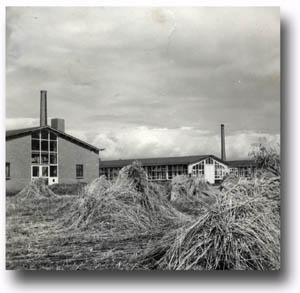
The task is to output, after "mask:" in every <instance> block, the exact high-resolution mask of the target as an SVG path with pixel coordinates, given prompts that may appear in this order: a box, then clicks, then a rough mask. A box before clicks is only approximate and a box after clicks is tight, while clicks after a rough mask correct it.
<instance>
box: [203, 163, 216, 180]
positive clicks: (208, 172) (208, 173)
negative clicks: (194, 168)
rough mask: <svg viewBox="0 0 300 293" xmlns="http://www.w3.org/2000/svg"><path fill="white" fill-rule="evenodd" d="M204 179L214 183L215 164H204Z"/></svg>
mask: <svg viewBox="0 0 300 293" xmlns="http://www.w3.org/2000/svg"><path fill="white" fill-rule="evenodd" d="M204 176H205V181H207V182H209V183H211V184H214V183H215V166H214V165H213V164H205V165H204Z"/></svg>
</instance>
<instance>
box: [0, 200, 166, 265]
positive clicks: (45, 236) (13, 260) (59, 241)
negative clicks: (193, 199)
mask: <svg viewBox="0 0 300 293" xmlns="http://www.w3.org/2000/svg"><path fill="white" fill-rule="evenodd" d="M77 197H78V196H61V197H59V198H55V199H53V198H49V199H45V198H42V199H33V200H26V201H24V200H23V201H20V200H18V199H17V198H16V197H10V198H7V200H6V211H7V214H6V227H7V229H6V232H7V234H6V268H7V269H32V270H36V269H43V270H47V269H51V270H53V269H55V270H60V269H64V270H78V269H83V270H95V269H130V268H133V267H134V263H131V258H135V257H137V256H138V254H139V252H140V251H142V250H143V249H144V248H145V246H147V245H148V244H149V242H152V241H153V240H155V239H158V238H161V237H162V234H161V233H158V234H156V235H155V234H150V235H147V234H146V235H145V234H144V235H138V234H137V235H136V236H133V237H131V238H127V237H126V236H122V235H119V236H117V235H115V236H116V237H111V236H108V235H107V234H106V233H105V234H101V233H99V231H95V230H94V231H93V230H79V229H75V228H74V229H66V228H63V227H62V224H61V223H62V222H63V218H64V216H65V215H63V214H60V213H58V212H56V211H57V207H59V206H63V205H65V204H68V203H70V204H71V203H72V202H74V200H76V198H77ZM124 251H126V253H124Z"/></svg>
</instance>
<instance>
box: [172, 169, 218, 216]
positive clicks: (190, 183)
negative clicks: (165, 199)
mask: <svg viewBox="0 0 300 293" xmlns="http://www.w3.org/2000/svg"><path fill="white" fill-rule="evenodd" d="M216 196H217V190H215V189H213V187H211V186H210V185H209V184H207V183H206V182H205V180H204V178H199V177H188V176H184V175H180V176H176V177H174V178H173V180H172V190H171V201H172V203H173V205H175V206H176V207H177V208H178V209H179V210H181V211H184V212H186V213H188V214H198V213H201V212H202V211H203V209H210V208H212V207H213V206H214V204H215V203H216Z"/></svg>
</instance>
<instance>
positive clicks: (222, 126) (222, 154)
mask: <svg viewBox="0 0 300 293" xmlns="http://www.w3.org/2000/svg"><path fill="white" fill-rule="evenodd" d="M221 159H222V160H223V161H226V152H225V129H224V124H221Z"/></svg>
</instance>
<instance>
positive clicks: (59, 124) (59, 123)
mask: <svg viewBox="0 0 300 293" xmlns="http://www.w3.org/2000/svg"><path fill="white" fill-rule="evenodd" d="M51 127H52V128H54V129H56V130H59V131H61V132H65V120H64V119H61V118H53V119H51Z"/></svg>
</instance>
